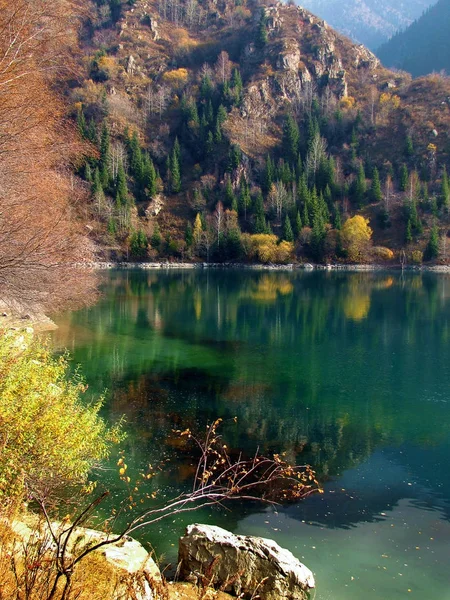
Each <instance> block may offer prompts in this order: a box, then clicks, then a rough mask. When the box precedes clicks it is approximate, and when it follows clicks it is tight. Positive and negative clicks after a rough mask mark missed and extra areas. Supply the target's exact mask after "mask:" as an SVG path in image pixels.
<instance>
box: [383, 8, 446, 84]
mask: <svg viewBox="0 0 450 600" xmlns="http://www.w3.org/2000/svg"><path fill="white" fill-rule="evenodd" d="M449 31H450V3H449V2H448V0H439V2H438V3H437V4H436V5H434V6H432V7H431V8H429V9H428V10H427V11H426V12H425V13H424V14H423V15H422V16H421V17H420V18H419V19H417V21H415V22H414V23H413V24H412V25H411V26H410V27H408V28H407V29H406V30H405V31H402V32H400V33H397V34H396V35H394V36H393V37H392V38H391V39H390V40H389V41H388V42H387V43H386V44H383V46H381V47H380V48H379V50H378V52H377V54H378V56H379V57H380V59H381V60H382V62H383V63H384V64H385V65H387V66H389V67H396V68H398V69H403V70H404V71H408V72H409V73H412V74H413V75H414V76H415V77H417V76H419V75H426V74H427V73H432V72H433V71H434V72H439V71H442V70H443V71H446V72H447V73H450V35H449Z"/></svg>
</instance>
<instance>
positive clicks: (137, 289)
mask: <svg viewBox="0 0 450 600" xmlns="http://www.w3.org/2000/svg"><path fill="white" fill-rule="evenodd" d="M57 321H58V324H59V326H60V328H59V330H58V331H57V332H55V334H54V343H55V345H56V346H57V347H69V349H70V350H71V352H72V354H73V356H74V359H75V362H77V363H81V365H82V370H83V372H84V374H85V376H86V378H87V379H88V381H89V383H90V386H91V389H93V390H94V391H103V390H104V389H105V388H107V389H108V390H109V391H108V404H107V407H106V413H107V414H108V415H109V416H110V418H112V419H113V418H115V417H116V416H118V415H121V414H125V415H126V417H127V424H128V425H127V427H128V430H129V439H128V446H129V448H128V452H129V454H131V456H132V460H133V462H134V463H135V464H140V463H142V464H146V463H147V462H149V461H152V460H155V459H157V458H158V457H160V456H161V455H164V456H167V457H168V458H171V459H172V461H173V463H174V468H173V470H172V471H166V472H165V474H164V475H162V476H161V478H160V479H159V480H158V481H157V482H156V485H159V486H162V487H164V486H172V487H173V486H175V488H176V487H177V486H181V487H182V486H183V485H185V482H187V481H188V480H189V478H190V476H191V474H192V458H191V457H190V456H189V455H188V454H187V453H186V452H185V450H184V449H183V448H182V447H179V446H178V445H177V444H175V443H174V442H173V439H172V438H171V435H170V432H171V430H172V429H173V428H174V427H175V428H178V427H180V426H183V427H187V426H189V427H193V428H196V427H198V428H200V429H202V428H203V427H204V425H205V423H206V422H208V421H211V420H212V419H214V418H216V417H218V416H221V417H223V418H225V419H227V418H230V419H231V418H232V417H234V416H237V417H238V425H237V426H236V425H233V426H231V425H230V426H226V428H225V435H226V437H227V441H228V444H229V446H231V447H235V448H242V449H244V450H246V451H248V452H253V451H254V449H255V448H256V447H258V446H259V447H261V448H262V449H263V450H265V451H276V452H279V451H284V452H286V454H287V456H288V457H289V458H290V459H291V460H293V461H296V462H300V463H302V462H310V463H311V464H313V465H314V467H315V468H316V469H317V470H318V472H319V474H320V477H321V478H322V480H323V481H324V482H325V490H326V493H325V495H324V496H323V497H320V498H319V497H317V498H311V499H309V500H308V501H307V502H304V503H302V504H301V505H299V506H298V507H290V508H289V509H287V510H286V511H284V512H282V513H280V514H283V515H285V518H287V519H289V520H290V523H291V525H292V522H294V521H295V522H298V523H299V524H301V523H302V521H305V523H313V524H314V527H316V529H318V531H319V532H320V531H321V529H320V527H325V528H326V529H327V530H328V529H329V528H332V527H334V528H338V529H340V530H341V531H347V530H349V529H352V528H354V527H355V526H358V528H359V527H363V524H369V523H377V522H379V521H383V520H384V517H382V516H381V517H380V515H382V513H385V514H388V513H389V512H391V513H392V512H395V511H397V509H398V507H399V506H402V507H403V506H404V504H403V503H404V502H405V501H406V500H407V501H408V503H409V504H408V507H409V508H408V510H410V512H411V511H413V513H411V514H416V513H417V512H423V511H425V510H426V509H427V510H430V509H431V510H433V511H437V513H436V514H438V515H439V516H438V517H436V518H437V519H438V520H440V521H443V520H444V519H445V520H447V521H448V520H449V519H450V511H449V500H450V484H449V483H447V482H448V477H447V475H446V473H445V467H444V465H445V464H448V461H449V459H450V408H449V403H448V384H449V375H450V346H449V339H450V335H449V334H450V278H449V277H448V276H446V275H440V276H436V275H434V274H431V273H424V274H421V273H417V274H408V275H405V276H403V277H401V276H400V275H396V274H382V273H350V274H346V273H329V272H324V273H316V272H312V273H276V272H270V273H267V272H262V273H261V272H239V271H229V272H214V271H211V272H208V271H207V272H203V271H199V272H197V271H195V272H194V271H189V272H187V271H180V272H170V273H163V272H157V271H149V272H139V273H134V272H121V273H110V274H107V276H106V280H105V283H104V296H103V299H102V300H101V301H100V302H99V303H98V304H97V305H96V306H94V307H91V308H89V309H86V310H82V311H78V312H74V313H68V314H66V315H63V316H62V317H60V318H58V319H57ZM409 484H411V485H409ZM414 511H415V512H414ZM260 514H261V509H260V508H259V507H256V506H253V505H251V506H248V505H245V506H240V507H239V510H234V511H232V512H230V513H228V514H227V515H226V518H225V517H223V519H224V522H223V523H222V521H221V519H222V517H219V516H218V514H216V513H215V514H214V515H213V516H212V517H211V516H210V515H209V514H208V515H202V518H204V519H212V520H213V522H216V523H217V522H218V523H219V524H220V523H222V524H223V525H225V526H228V527H229V528H235V529H237V528H240V527H242V523H241V520H242V515H247V517H246V518H245V521H244V522H245V525H246V526H247V525H248V524H249V523H252V522H253V521H252V518H255V519H256V520H257V522H258V527H259V531H258V533H259V534H263V535H266V536H267V535H270V531H264V529H265V527H266V525H267V524H266V523H265V521H266V519H263V520H262V517H261V518H259V517H258V515H260ZM251 515H254V517H251ZM392 518H394V517H392ZM424 518H425V517H424ZM258 519H259V520H258ZM394 521H395V518H394ZM180 523H181V522H180ZM291 525H290V526H289V527H291ZM300 526H301V525H298V527H300ZM446 526H447V525H446ZM295 527H297V525H296V526H295ZM309 527H313V525H310V526H309ZM368 527H369V525H364V528H365V529H364V531H365V532H366V533H367V531H369V529H367V528H368ZM383 532H384V529H383ZM384 533H385V532H384ZM384 533H383V534H382V536H381V537H383V536H384ZM178 534H179V529H178V531H177V532H176V534H174V537H176V536H177V535H178ZM308 535H310V534H308ZM364 535H365V534H364ZM380 535H381V534H380ZM152 536H154V534H152ZM361 536H363V534H361ZM275 537H276V536H275ZM164 538H167V535H163V536H162V539H161V543H162V545H163V546H164V544H165V543H167V540H165V539H164ZM152 539H153V541H154V537H153V538H152ZM326 539H328V540H331V539H333V535H332V534H327V537H326ZM339 539H340V540H341V543H345V538H344V539H343V538H339ZM362 539H363V537H361V540H362ZM383 539H384V538H383ZM343 540H344V541H343ZM278 541H280V540H278ZM281 542H284V540H283V539H281ZM281 542H280V543H281ZM385 542H386V540H385ZM330 543H332V542H330ZM386 543H387V542H386ZM286 545H287V546H288V547H291V549H293V546H294V545H295V544H294V542H293V540H292V539H291V541H290V542H289V543H286ZM319 565H320V568H322V566H323V565H321V564H320V563H319ZM318 570H319V567H318ZM391 583H392V582H391ZM355 587H356V586H355ZM358 589H359V593H360V594H361V588H358ZM401 589H402V590H403V588H401ZM392 590H396V588H395V585H394V587H393V588H392ZM399 590H400V588H399ZM347 591H350V590H347ZM403 592H404V590H403V591H402V593H403ZM396 593H397V592H396V591H395V593H394V592H392V593H390V594H386V595H383V594H380V595H379V596H372V597H373V598H379V597H391V598H394V597H402V596H401V594H400V592H399V595H395V594H396ZM323 597H326V596H323ZM332 597H333V598H338V596H337V595H336V596H332ZM351 597H355V598H356V597H359V598H360V597H362V596H361V595H360V596H357V595H354V596H351V595H349V596H347V598H351ZM416 597H419V596H416ZM443 597H444V596H443Z"/></svg>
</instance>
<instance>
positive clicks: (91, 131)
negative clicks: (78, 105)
mask: <svg viewBox="0 0 450 600" xmlns="http://www.w3.org/2000/svg"><path fill="white" fill-rule="evenodd" d="M87 138H88V140H89V141H90V142H92V143H93V144H94V145H95V146H97V145H98V136H97V126H96V124H95V121H94V119H93V118H91V119H90V121H89V125H88V129H87Z"/></svg>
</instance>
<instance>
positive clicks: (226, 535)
mask: <svg viewBox="0 0 450 600" xmlns="http://www.w3.org/2000/svg"><path fill="white" fill-rule="evenodd" d="M178 561H179V568H180V575H181V577H182V578H183V579H189V580H192V578H193V577H195V578H196V579H197V580H199V579H200V580H201V579H202V578H203V576H204V574H205V573H207V579H208V583H209V581H210V580H212V581H211V585H215V586H217V587H220V588H221V589H223V590H224V591H226V592H230V593H232V594H235V595H236V596H239V597H241V596H240V594H242V595H243V596H242V597H252V594H255V592H256V594H257V595H258V596H259V597H260V598H261V600H282V599H285V600H294V599H295V600H303V599H306V598H308V597H309V590H311V589H312V588H314V585H315V584H314V576H313V574H312V573H311V571H310V570H309V569H308V568H307V567H305V565H303V564H302V563H301V562H300V561H299V560H297V559H296V558H295V556H294V555H293V554H292V553H291V552H289V550H285V549H283V548H281V547H280V546H279V545H278V544H277V543H276V542H274V541H273V540H269V539H265V538H259V537H251V536H242V535H234V534H233V533H231V532H229V531H226V530H225V529H222V528H220V527H214V526H210V525H199V524H194V525H189V526H188V527H187V529H186V535H185V536H184V537H182V538H181V539H180V542H179V551H178Z"/></svg>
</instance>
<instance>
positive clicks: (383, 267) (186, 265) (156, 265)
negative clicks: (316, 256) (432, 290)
mask: <svg viewBox="0 0 450 600" xmlns="http://www.w3.org/2000/svg"><path fill="white" fill-rule="evenodd" d="M76 266H77V267H79V268H87V269H94V270H112V269H117V270H121V269H123V270H129V269H140V270H144V271H145V270H153V269H166V270H175V269H242V270H250V271H297V270H300V271H358V272H365V271H413V272H418V271H419V272H421V271H430V272H435V273H450V265H404V266H403V267H402V265H399V264H397V265H391V264H354V265H352V264H343V263H329V264H318V263H298V264H297V263H289V264H285V265H283V264H266V265H265V264H257V263H252V264H248V263H234V262H225V263H204V262H165V261H161V262H101V261H98V262H88V263H78V264H77V265H76Z"/></svg>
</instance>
